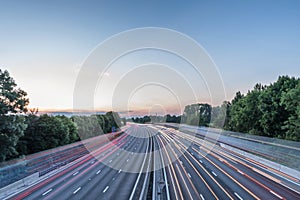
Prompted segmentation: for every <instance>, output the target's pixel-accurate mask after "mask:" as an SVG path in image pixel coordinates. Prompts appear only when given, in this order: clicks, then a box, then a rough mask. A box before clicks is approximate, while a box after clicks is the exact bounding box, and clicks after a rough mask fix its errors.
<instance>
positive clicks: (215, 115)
mask: <svg viewBox="0 0 300 200" xmlns="http://www.w3.org/2000/svg"><path fill="white" fill-rule="evenodd" d="M230 106H231V104H230V102H228V101H224V102H223V104H222V105H221V106H217V107H213V108H212V111H211V124H210V125H211V126H213V127H216V128H223V127H224V126H226V125H228V120H229V112H230Z"/></svg>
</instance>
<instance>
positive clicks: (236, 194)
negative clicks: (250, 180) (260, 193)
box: [234, 192, 243, 200]
mask: <svg viewBox="0 0 300 200" xmlns="http://www.w3.org/2000/svg"><path fill="white" fill-rule="evenodd" d="M234 195H235V196H236V197H237V198H239V199H240V200H243V198H242V197H241V196H240V195H239V194H238V193H236V192H235V193H234Z"/></svg>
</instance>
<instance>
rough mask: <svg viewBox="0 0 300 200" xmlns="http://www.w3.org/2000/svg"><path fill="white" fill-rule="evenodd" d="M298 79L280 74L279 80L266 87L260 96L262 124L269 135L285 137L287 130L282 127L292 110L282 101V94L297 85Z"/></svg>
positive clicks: (259, 104) (264, 131) (265, 133)
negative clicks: (287, 108)
mask: <svg viewBox="0 0 300 200" xmlns="http://www.w3.org/2000/svg"><path fill="white" fill-rule="evenodd" d="M296 85H297V80H296V79H295V78H293V77H292V78H290V77H288V76H280V77H279V78H278V80H277V81H276V82H275V83H273V84H271V85H269V86H268V87H266V89H265V90H263V92H262V93H261V95H260V96H259V102H258V107H259V109H260V110H261V112H262V116H261V119H260V120H259V121H260V124H261V126H262V128H263V133H264V135H266V136H269V137H278V138H285V137H286V130H284V129H282V127H283V126H284V125H285V122H286V121H288V118H289V115H290V112H289V111H288V110H286V108H285V104H283V103H281V98H282V96H283V95H284V94H285V93H286V92H288V91H289V90H292V89H294V88H295V87H296Z"/></svg>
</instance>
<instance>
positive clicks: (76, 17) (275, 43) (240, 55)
mask: <svg viewBox="0 0 300 200" xmlns="http://www.w3.org/2000/svg"><path fill="white" fill-rule="evenodd" d="M299 21H300V2H299V1H297V0H295V1H290V0H286V1H281V0H280V1H279V0H274V1H268V0H264V1H261V0H257V1H256V0H254V1H238V0H236V1H233V0H229V1H214V0H212V1H211V0H207V1H201V0H199V1H198V0H197V1H176V0H174V1H170V0H165V1H160V0H153V1H141V0H136V1H121V0H120V1H115V0H110V1H101V0H99V1H91V0H87V1H75V0H72V1H71V0H63V1H57V0H43V1H37V0H35V1H33V0H26V1H17V0H12V1H6V0H0V68H1V69H7V70H8V71H9V72H10V74H11V75H12V77H13V78H14V79H15V80H16V83H17V84H18V86H19V87H21V88H22V89H23V90H25V91H26V92H27V93H28V97H29V99H30V104H29V107H38V108H39V109H40V110H49V109H50V110H66V109H73V108H74V105H73V97H74V87H75V85H76V80H77V77H78V74H79V72H80V70H81V67H82V65H83V64H84V62H85V60H86V59H87V58H88V56H89V55H90V54H91V52H93V51H94V50H95V48H97V46H99V44H101V43H102V42H103V41H105V40H106V39H107V38H109V37H111V36H113V35H115V34H118V33H120V32H123V31H126V30H130V29H134V28H143V27H161V28H167V29H172V30H175V31H178V32H180V33H183V34H185V35H187V36H189V37H190V38H192V39H193V40H195V41H196V42H197V43H199V44H200V45H201V46H202V47H203V48H204V49H205V51H206V52H207V53H208V55H209V56H210V58H211V59H212V60H213V62H214V63H215V65H216V67H217V70H218V71H219V73H220V76H221V79H222V81H223V84H224V85H223V86H224V89H225V90H224V91H220V93H222V92H225V96H224V99H221V98H217V97H216V98H217V101H216V102H215V103H216V104H218V102H219V103H221V102H222V101H223V100H231V99H232V98H233V97H234V95H235V93H236V92H237V91H241V92H243V93H245V92H247V91H248V90H249V89H251V88H253V86H254V84H255V83H258V82H259V83H263V84H269V83H271V82H274V81H276V80H277V78H278V76H279V75H290V76H296V77H299V76H300V70H299V66H300V56H299V55H300V37H299V35H300V23H299ZM176 59H177V60H178V58H175V57H174V56H172V55H170V54H167V53H159V52H154V51H144V52H136V53H132V54H131V55H128V56H127V58H121V59H119V60H117V61H116V62H115V63H113V64H112V68H110V71H107V72H105V74H104V76H103V77H104V78H103V82H101V83H98V85H97V90H96V91H95V95H94V98H95V103H94V108H97V109H99V110H110V109H114V106H112V104H114V101H115V100H114V99H113V98H112V96H114V94H115V93H114V92H115V90H116V86H117V85H118V84H119V82H121V81H125V79H124V80H123V79H122V80H121V78H122V77H123V78H124V74H122V73H120V72H124V73H125V74H126V73H127V74H128V72H131V71H132V73H133V74H131V75H130V76H129V75H128V76H129V77H131V76H132V75H135V77H142V78H143V77H147V74H149V70H150V71H151V70H152V69H155V66H156V67H157V66H158V65H157V64H155V66H154V65H151V64H149V63H161V64H162V65H170V66H175V71H174V70H171V71H170V69H168V70H169V72H170V74H172V73H173V72H174V73H175V72H178V73H177V75H178V74H181V75H183V76H184V77H181V78H183V79H185V80H186V79H188V80H189V82H191V84H192V86H191V87H192V88H193V89H194V91H193V92H195V93H196V94H194V93H193V92H190V93H184V92H183V93H180V91H179V90H182V91H186V90H185V89H184V87H185V86H184V84H182V82H181V81H180V80H179V79H180V77H179V76H178V77H177V75H176V73H175V74H174V75H172V76H171V77H170V76H166V75H167V74H169V72H168V71H166V73H164V74H165V76H164V77H163V78H166V77H168V78H169V79H168V81H169V83H174V82H175V83H178V85H175V86H174V88H177V89H178V91H175V92H174V91H173V93H172V90H171V89H170V87H171V86H170V87H169V88H168V87H165V88H164V87H162V86H159V85H151V84H150V85H149V84H148V85H144V87H139V86H140V85H135V86H136V87H133V86H132V87H131V89H128V92H129V93H130V95H131V96H130V97H128V98H129V99H126V98H125V99H124V101H126V105H125V106H123V107H122V106H119V105H117V106H115V108H116V109H117V107H118V111H123V110H130V111H132V110H134V111H136V112H137V111H141V112H143V113H147V112H148V113H152V114H153V113H157V112H158V113H166V112H169V113H172V112H173V113H175V114H176V113H180V109H179V107H180V106H179V104H188V103H193V102H194V101H198V102H211V99H212V98H214V97H211V96H210V91H208V90H207V87H206V86H205V80H204V79H203V77H202V78H201V77H200V78H199V77H198V78H197V77H193V76H194V75H193V72H192V71H189V70H186V69H187V68H188V67H189V66H187V64H186V63H184V62H182V61H179V60H178V62H174V60H176ZM143 64H144V65H143ZM137 65H143V67H142V68H143V69H140V70H142V71H138V70H137V71H135V70H134V69H135V68H136V67H137ZM159 67H160V69H159V70H158V71H160V70H162V71H161V72H163V71H164V70H166V69H167V68H166V67H163V66H159ZM143 70H144V71H143ZM147 70H148V71H147ZM176 70H177V71H176ZM153 77H155V78H157V76H154V75H153ZM172 77H173V78H174V77H175V78H174V79H172ZM125 78H126V77H125ZM176 78H178V79H176ZM130 80H132V79H130ZM130 80H129V79H128V80H127V82H123V84H122V85H123V87H125V86H127V85H130V84H132V83H131V82H130ZM161 80H162V79H161ZM197 80H198V81H197ZM183 82H185V81H184V80H183ZM133 83H134V81H133ZM137 83H138V84H141V82H137ZM99 84H100V85H99ZM172 87H173V86H172ZM186 87H188V86H186ZM123 89H124V88H123ZM124 90H126V87H125V89H124ZM176 92H178V93H180V95H178V94H176ZM121 93H122V92H121ZM121 93H118V94H116V96H117V97H119V96H118V95H121ZM174 93H175V94H174ZM193 95H194V96H193ZM195 95H196V97H195ZM125 96H126V95H125ZM178 96H180V98H182V100H180V101H178ZM178 102H179V103H178ZM181 110H182V109H181Z"/></svg>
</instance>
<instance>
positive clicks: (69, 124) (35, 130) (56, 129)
mask: <svg viewBox="0 0 300 200" xmlns="http://www.w3.org/2000/svg"><path fill="white" fill-rule="evenodd" d="M25 125H26V127H27V128H26V129H25V131H24V135H23V136H22V137H20V138H19V141H18V143H17V145H16V150H17V152H16V154H15V155H16V156H20V155H28V154H32V153H36V152H39V151H43V150H46V149H51V148H55V147H59V146H62V145H66V144H70V143H73V142H77V141H79V140H83V139H87V138H90V137H94V136H98V135H101V134H105V133H109V132H112V131H113V129H115V130H117V129H118V128H119V127H120V126H121V120H120V117H119V115H118V114H117V113H113V112H108V113H106V114H105V115H91V116H72V117H71V118H68V117H66V116H49V115H46V114H45V115H41V116H38V115H34V114H29V115H27V116H25Z"/></svg>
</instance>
